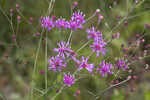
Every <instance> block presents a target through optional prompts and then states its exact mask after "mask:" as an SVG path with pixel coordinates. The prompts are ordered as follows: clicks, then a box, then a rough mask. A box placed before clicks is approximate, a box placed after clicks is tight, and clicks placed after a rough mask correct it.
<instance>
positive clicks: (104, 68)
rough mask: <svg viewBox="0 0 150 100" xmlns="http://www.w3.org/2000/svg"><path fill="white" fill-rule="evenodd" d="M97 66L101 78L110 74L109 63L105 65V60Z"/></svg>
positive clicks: (110, 67) (110, 65) (110, 66)
mask: <svg viewBox="0 0 150 100" xmlns="http://www.w3.org/2000/svg"><path fill="white" fill-rule="evenodd" d="M99 66H101V68H97V71H99V72H100V74H101V75H102V77H104V76H105V75H107V74H112V71H111V70H112V64H110V63H106V62H105V60H103V61H102V62H101V64H99Z"/></svg>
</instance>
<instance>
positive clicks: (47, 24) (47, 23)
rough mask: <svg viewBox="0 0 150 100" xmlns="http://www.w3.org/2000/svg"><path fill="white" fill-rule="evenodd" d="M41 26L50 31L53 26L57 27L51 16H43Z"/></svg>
mask: <svg viewBox="0 0 150 100" xmlns="http://www.w3.org/2000/svg"><path fill="white" fill-rule="evenodd" d="M41 26H42V27H43V28H45V29H47V30H48V31H50V30H51V29H52V28H54V27H55V24H54V21H53V19H52V18H50V17H49V16H47V17H41Z"/></svg>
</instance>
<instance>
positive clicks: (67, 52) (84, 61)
mask: <svg viewBox="0 0 150 100" xmlns="http://www.w3.org/2000/svg"><path fill="white" fill-rule="evenodd" d="M100 15H101V14H100ZM84 17H85V15H84V14H83V13H82V12H80V11H78V12H74V13H73V15H72V17H71V19H70V20H69V21H67V20H66V19H64V18H59V19H57V20H55V18H54V17H52V18H50V17H41V26H42V27H43V28H45V29H47V30H48V31H50V30H51V29H53V28H54V27H56V28H59V29H71V30H73V31H75V30H77V29H83V24H85V23H86V20H85V19H84ZM100 18H101V19H102V18H103V16H102V15H101V16H100ZM86 33H87V38H88V40H89V41H92V44H91V45H90V46H89V47H90V48H91V49H92V51H93V52H94V53H96V56H97V57H99V56H100V54H101V55H102V56H103V55H105V54H106V45H107V43H106V42H105V40H104V38H103V34H102V32H100V31H99V30H97V29H96V28H95V27H94V26H93V27H91V28H88V29H87V30H86ZM57 46H58V48H54V49H53V51H54V52H56V53H57V55H56V56H52V57H51V58H50V59H49V60H48V63H49V67H48V68H49V70H52V71H55V72H61V71H64V70H65V68H66V67H67V62H68V61H70V60H72V61H74V62H75V63H76V64H75V65H74V66H76V68H77V71H78V72H80V71H81V70H83V69H85V70H87V71H88V72H89V73H92V72H93V71H94V69H96V70H95V71H97V72H99V73H100V74H101V75H102V77H104V76H106V75H107V74H112V72H113V64H111V63H107V62H106V61H105V60H103V61H101V63H100V64H99V65H98V67H97V66H95V65H94V64H93V63H89V62H88V59H89V57H84V56H81V59H78V58H77V56H78V54H77V53H76V52H75V51H74V50H73V49H72V48H71V46H70V41H68V42H65V41H60V42H59V43H58V44H57ZM114 66H117V68H118V69H127V65H126V63H125V62H124V60H117V61H116V64H114ZM74 83H75V75H74V74H73V75H71V74H64V84H66V85H67V86H71V85H72V84H74Z"/></svg>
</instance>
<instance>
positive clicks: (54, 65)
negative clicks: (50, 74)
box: [48, 56, 67, 72]
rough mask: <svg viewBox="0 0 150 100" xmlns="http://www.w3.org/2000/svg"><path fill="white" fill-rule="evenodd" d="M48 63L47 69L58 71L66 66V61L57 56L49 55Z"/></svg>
mask: <svg viewBox="0 0 150 100" xmlns="http://www.w3.org/2000/svg"><path fill="white" fill-rule="evenodd" d="M48 63H49V67H48V68H49V70H53V71H59V72H60V71H61V70H62V69H63V68H65V67H66V66H67V64H66V62H64V59H63V58H61V57H59V56H55V57H51V58H50V59H49V60H48Z"/></svg>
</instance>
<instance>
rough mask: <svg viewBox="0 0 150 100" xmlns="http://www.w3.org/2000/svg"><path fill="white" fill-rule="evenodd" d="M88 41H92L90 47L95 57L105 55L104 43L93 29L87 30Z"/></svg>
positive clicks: (101, 36) (99, 33) (101, 37)
mask: <svg viewBox="0 0 150 100" xmlns="http://www.w3.org/2000/svg"><path fill="white" fill-rule="evenodd" d="M86 32H87V33H88V39H94V42H93V44H92V45H91V46H90V47H91V48H92V49H93V52H96V53H97V57H98V56H99V55H100V53H101V54H102V55H104V54H105V53H106V48H105V47H106V42H105V41H104V39H103V35H102V33H101V32H100V31H97V30H96V29H95V28H94V27H92V28H90V29H87V31H86Z"/></svg>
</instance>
